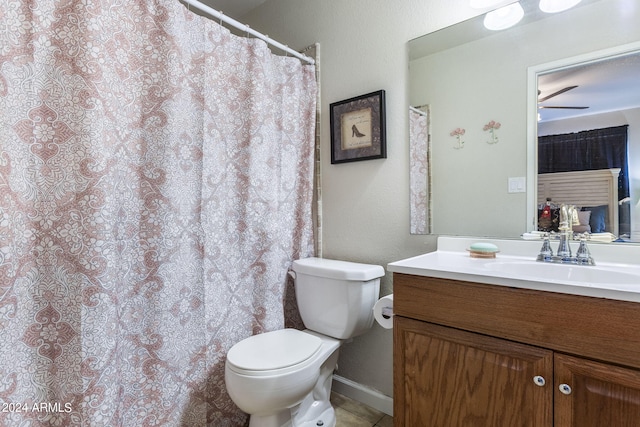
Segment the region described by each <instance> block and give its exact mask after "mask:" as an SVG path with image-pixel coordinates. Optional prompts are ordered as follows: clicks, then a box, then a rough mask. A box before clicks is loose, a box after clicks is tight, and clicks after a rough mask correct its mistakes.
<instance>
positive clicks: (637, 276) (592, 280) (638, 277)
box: [486, 261, 640, 286]
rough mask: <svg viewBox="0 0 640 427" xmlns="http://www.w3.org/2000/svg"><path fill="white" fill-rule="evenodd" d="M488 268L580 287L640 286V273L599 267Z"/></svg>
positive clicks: (519, 264) (508, 265) (525, 264)
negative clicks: (606, 285)
mask: <svg viewBox="0 0 640 427" xmlns="http://www.w3.org/2000/svg"><path fill="white" fill-rule="evenodd" d="M486 268H488V269H489V270H491V271H493V272H496V273H504V274H508V275H513V276H515V277H518V276H523V277H526V278H529V279H535V280H537V281H540V280H549V281H551V282H557V281H562V282H575V283H576V284H580V285H586V286H589V285H593V286H596V285H603V284H615V285H616V286H621V285H622V286H625V285H635V286H638V285H640V272H638V271H635V270H636V269H634V271H633V272H626V271H619V270H618V269H615V268H607V267H599V266H575V265H567V264H546V263H541V262H535V261H529V262H527V261H513V262H495V263H488V264H487V265H486Z"/></svg>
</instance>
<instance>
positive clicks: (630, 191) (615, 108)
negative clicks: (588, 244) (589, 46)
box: [535, 44, 640, 242]
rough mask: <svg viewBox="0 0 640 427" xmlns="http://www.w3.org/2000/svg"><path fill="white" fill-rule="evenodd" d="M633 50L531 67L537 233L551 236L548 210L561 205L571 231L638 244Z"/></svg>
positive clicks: (638, 128)
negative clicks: (571, 216)
mask: <svg viewBox="0 0 640 427" xmlns="http://www.w3.org/2000/svg"><path fill="white" fill-rule="evenodd" d="M638 47H639V46H638V45H637V44H632V45H628V46H620V47H618V48H616V49H615V50H614V51H612V50H606V51H603V52H595V53H592V54H589V55H587V56H588V58H584V57H583V58H581V59H579V60H566V61H564V62H565V63H564V64H563V66H561V67H560V68H559V69H558V67H557V64H556V66H551V69H550V67H549V66H545V65H541V66H538V67H535V68H536V70H537V72H536V77H537V93H538V100H537V104H538V105H537V108H538V124H537V135H538V141H537V142H538V146H537V153H538V154H537V158H538V161H537V168H538V185H537V194H538V195H537V207H536V211H535V215H536V218H538V223H537V227H538V230H541V231H558V230H557V224H556V221H555V219H556V218H555V217H556V215H555V213H556V212H557V209H558V208H559V206H560V205H561V204H563V203H564V204H570V205H575V206H576V207H577V208H578V209H579V211H580V212H579V213H580V224H579V225H574V227H573V231H574V232H575V233H582V232H588V233H591V236H592V237H593V238H594V239H598V240H600V241H612V240H619V241H636V242H640V223H639V222H640V220H639V216H640V213H638V212H636V206H637V205H638V203H639V199H638V196H639V194H638V189H637V183H638V182H640V169H639V168H640V162H639V161H638V159H639V158H640V79H639V77H638V76H640V53H639V52H638V51H636V49H637V48H638ZM571 62H573V63H571ZM630 163H631V164H630ZM634 182H635V183H636V185H635V189H634V185H632V183H634ZM545 206H549V208H548V209H547V210H544V207H545ZM549 211H550V214H549Z"/></svg>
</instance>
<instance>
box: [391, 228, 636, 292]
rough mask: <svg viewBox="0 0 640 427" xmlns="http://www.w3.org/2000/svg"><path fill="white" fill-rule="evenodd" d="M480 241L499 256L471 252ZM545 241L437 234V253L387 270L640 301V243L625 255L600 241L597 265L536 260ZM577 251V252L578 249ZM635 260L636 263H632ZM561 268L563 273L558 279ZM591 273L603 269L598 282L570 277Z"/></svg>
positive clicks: (395, 263) (403, 261)
mask: <svg viewBox="0 0 640 427" xmlns="http://www.w3.org/2000/svg"><path fill="white" fill-rule="evenodd" d="M480 241H482V242H491V243H494V244H496V245H497V246H498V248H499V249H500V252H499V253H498V254H497V256H496V258H495V259H483V258H471V257H470V256H469V252H468V251H467V250H466V248H468V247H469V246H470V245H471V243H475V242H480ZM541 243H542V242H530V241H518V240H499V239H474V238H459V237H444V236H443V237H439V238H438V250H437V251H435V252H430V253H427V254H424V255H419V256H416V257H413V258H408V259H404V260H401V261H396V262H392V263H390V264H388V266H387V270H388V271H391V272H394V273H405V274H413V275H418V276H427V277H437V278H443V279H453V280H463V281H468V282H477V283H485V284H490V285H499V286H511V287H518V288H525V289H534V290H540V291H549V292H560V293H566V294H572V295H583V296H590V297H598V298H609V299H616V300H623V301H632V302H640V246H633V247H631V246H629V247H627V248H624V250H623V252H629V253H624V254H622V255H621V254H620V253H618V252H619V251H620V250H621V249H620V248H619V247H616V248H612V249H614V250H613V251H612V252H613V254H611V253H609V254H607V253H606V252H608V250H606V248H603V247H598V248H597V249H596V248H595V245H590V247H589V248H590V250H591V253H592V255H593V256H594V258H595V260H596V263H597V265H596V266H595V267H594V266H576V265H564V264H547V263H540V262H536V261H535V259H536V256H537V254H538V250H539V249H540V246H541ZM598 246H601V245H598ZM610 248H611V247H610ZM554 250H555V246H554ZM573 250H574V252H575V248H574V249H573ZM598 256H599V257H600V259H599V258H598ZM611 259H621V261H623V262H612V261H611ZM630 260H635V261H636V262H635V263H630V262H629V261H630ZM509 264H510V265H509ZM572 269H573V270H572ZM583 269H597V270H598V271H589V270H583ZM538 271H539V272H540V274H539V275H538V274H537V272H538ZM556 272H558V273H560V275H559V276H557V277H556V275H555V273H556ZM591 273H598V274H597V275H596V276H597V279H594V280H595V282H591V281H590V280H589V279H588V278H587V279H584V280H582V281H580V280H575V279H568V277H571V276H572V275H573V274H577V276H580V277H587V276H589V275H590V274H591ZM618 275H619V277H621V279H620V281H616V276H618ZM636 276H637V281H636V280H635V278H636ZM609 277H610V278H612V279H611V281H609V280H608V279H607V278H609Z"/></svg>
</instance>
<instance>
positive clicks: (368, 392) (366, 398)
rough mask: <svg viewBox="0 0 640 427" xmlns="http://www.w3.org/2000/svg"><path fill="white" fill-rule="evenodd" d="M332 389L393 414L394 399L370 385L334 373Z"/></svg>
mask: <svg viewBox="0 0 640 427" xmlns="http://www.w3.org/2000/svg"><path fill="white" fill-rule="evenodd" d="M332 390H333V391H335V392H336V393H340V394H342V395H343V396H347V397H349V398H351V399H353V400H357V401H358V402H361V403H364V404H365V405H367V406H370V407H372V408H374V409H377V410H378V411H381V412H384V413H385V414H387V415H390V416H393V399H392V398H391V397H389V396H386V395H384V394H382V393H380V392H379V391H377V390H374V389H372V388H370V387H367V386H364V385H362V384H360V383H357V382H355V381H351V380H350V379H348V378H344V377H341V376H340V375H335V374H334V375H333V384H332Z"/></svg>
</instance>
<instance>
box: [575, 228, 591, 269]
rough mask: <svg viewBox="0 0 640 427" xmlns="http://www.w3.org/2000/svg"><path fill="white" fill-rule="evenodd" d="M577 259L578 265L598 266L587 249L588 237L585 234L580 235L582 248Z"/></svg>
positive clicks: (579, 248) (579, 249)
mask: <svg viewBox="0 0 640 427" xmlns="http://www.w3.org/2000/svg"><path fill="white" fill-rule="evenodd" d="M576 259H577V260H578V264H587V265H595V264H596V263H595V261H594V260H593V258H592V257H591V253H590V252H589V248H588V247H587V236H586V235H585V234H582V235H580V246H579V247H578V252H576Z"/></svg>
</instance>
